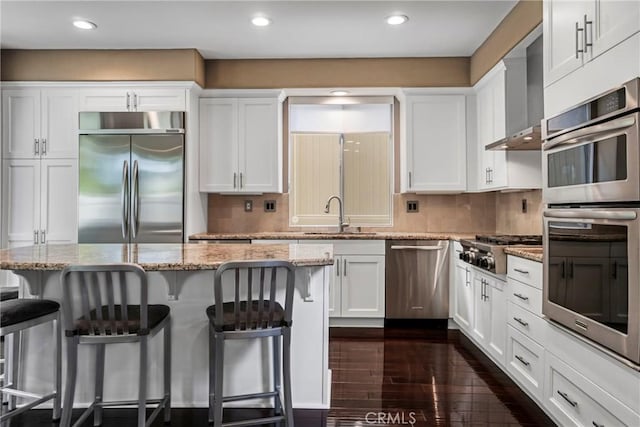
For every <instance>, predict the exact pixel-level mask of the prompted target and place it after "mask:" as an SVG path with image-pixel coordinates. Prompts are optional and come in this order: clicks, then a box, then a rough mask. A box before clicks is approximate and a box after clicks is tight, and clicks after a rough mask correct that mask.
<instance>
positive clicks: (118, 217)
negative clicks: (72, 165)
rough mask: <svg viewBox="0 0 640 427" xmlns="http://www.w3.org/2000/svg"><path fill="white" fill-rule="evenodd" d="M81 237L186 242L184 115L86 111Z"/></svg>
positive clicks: (87, 239)
mask: <svg viewBox="0 0 640 427" xmlns="http://www.w3.org/2000/svg"><path fill="white" fill-rule="evenodd" d="M79 133H80V147H79V153H80V158H79V227H78V242H79V243H172V242H182V241H183V230H184V227H183V218H184V203H183V201H184V196H183V194H184V113H182V112H167V111H162V112H110V113H96V112H82V113H80V132H79Z"/></svg>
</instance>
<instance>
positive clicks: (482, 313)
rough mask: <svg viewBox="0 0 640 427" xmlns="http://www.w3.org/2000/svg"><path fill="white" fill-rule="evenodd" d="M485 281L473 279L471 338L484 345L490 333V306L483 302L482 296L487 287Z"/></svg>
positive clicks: (483, 279)
mask: <svg viewBox="0 0 640 427" xmlns="http://www.w3.org/2000/svg"><path fill="white" fill-rule="evenodd" d="M485 283H486V279H485V278H484V277H482V276H480V275H475V276H474V278H473V336H474V337H475V338H476V339H477V340H478V341H479V342H481V343H482V344H483V346H484V345H486V343H487V340H488V338H489V333H490V332H491V324H490V322H491V304H490V303H489V302H488V301H485V298H484V295H485V291H487V289H486V288H488V286H487V285H486V284H485Z"/></svg>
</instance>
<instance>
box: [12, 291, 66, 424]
mask: <svg viewBox="0 0 640 427" xmlns="http://www.w3.org/2000/svg"><path fill="white" fill-rule="evenodd" d="M47 322H53V336H54V342H55V346H54V349H53V357H54V361H53V387H54V389H53V391H52V392H51V393H48V394H45V395H40V394H36V393H30V392H28V391H23V390H19V389H18V370H19V365H18V363H19V360H18V359H19V355H20V352H19V345H20V335H21V333H22V331H24V330H26V329H29V328H31V327H34V326H37V325H41V324H43V323H47ZM0 336H2V337H3V338H5V337H6V338H10V340H8V342H9V344H10V345H9V347H11V350H10V351H9V352H8V354H6V355H5V370H4V372H5V374H4V378H3V381H2V387H0V393H2V397H3V399H2V400H3V401H4V395H5V394H7V395H9V396H10V397H9V402H8V408H7V409H8V410H9V412H7V413H4V414H2V415H0V425H5V424H4V423H5V421H7V420H8V419H9V418H12V417H14V416H16V415H18V414H21V413H23V412H25V411H28V410H29V409H31V408H33V407H34V406H37V405H40V404H41V403H44V402H46V401H48V400H51V399H53V420H54V421H57V420H58V419H60V389H61V387H60V377H61V375H60V372H61V350H62V346H61V344H62V343H61V337H60V304H58V303H57V302H55V301H49V300H44V299H8V300H4V301H2V302H0ZM5 348H6V347H5ZM16 397H21V398H25V399H30V400H31V401H30V402H29V403H26V404H25V405H23V406H21V407H20V408H16Z"/></svg>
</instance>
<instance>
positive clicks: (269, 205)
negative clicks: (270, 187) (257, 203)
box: [264, 200, 276, 212]
mask: <svg viewBox="0 0 640 427" xmlns="http://www.w3.org/2000/svg"><path fill="white" fill-rule="evenodd" d="M264 211H265V212H275V211H276V201H275V200H265V201H264Z"/></svg>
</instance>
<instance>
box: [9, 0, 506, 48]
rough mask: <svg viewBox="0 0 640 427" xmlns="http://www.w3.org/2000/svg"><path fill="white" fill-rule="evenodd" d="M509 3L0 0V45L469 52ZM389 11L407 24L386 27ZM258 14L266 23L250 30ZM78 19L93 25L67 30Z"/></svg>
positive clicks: (475, 0)
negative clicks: (269, 21) (92, 27)
mask: <svg viewBox="0 0 640 427" xmlns="http://www.w3.org/2000/svg"><path fill="white" fill-rule="evenodd" d="M516 3H517V1H516V0H498V1H485V0H472V1H457V0H449V1H330V0H323V1H305V0H297V1H238V0H236V1H185V0H182V1H148V0H147V1H96V0H91V1H28V0H20V1H8V0H2V1H1V2H0V15H1V16H0V19H1V20H0V24H1V26H0V47H1V48H2V49H168V48H196V49H198V50H199V51H200V53H201V54H202V55H203V56H204V57H205V59H237V58H345V57H353V58H363V57H429V56H471V54H472V53H473V52H474V51H475V50H476V49H477V48H478V46H480V44H481V43H482V42H483V41H484V40H485V39H486V38H487V36H489V34H491V32H492V31H493V29H494V28H495V27H496V26H497V25H498V24H499V23H500V21H501V20H502V19H503V18H504V17H505V16H506V14H507V13H508V12H509V11H510V10H511V8H512V7H513V6H514V5H515V4H516ZM394 13H401V14H404V15H407V16H409V21H408V22H407V23H405V24H403V25H399V26H390V25H388V24H387V23H386V22H385V17H387V16H389V15H391V14H394ZM258 14H263V15H265V16H268V17H269V18H271V19H272V21H273V22H272V25H270V26H268V27H262V28H260V27H254V26H253V25H252V24H251V23H250V19H251V18H252V17H254V16H256V15H258ZM78 18H84V19H87V20H89V21H92V22H94V23H96V24H97V25H98V28H97V29H96V30H92V31H86V30H79V29H77V28H75V27H73V26H72V21H73V20H74V19H78Z"/></svg>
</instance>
